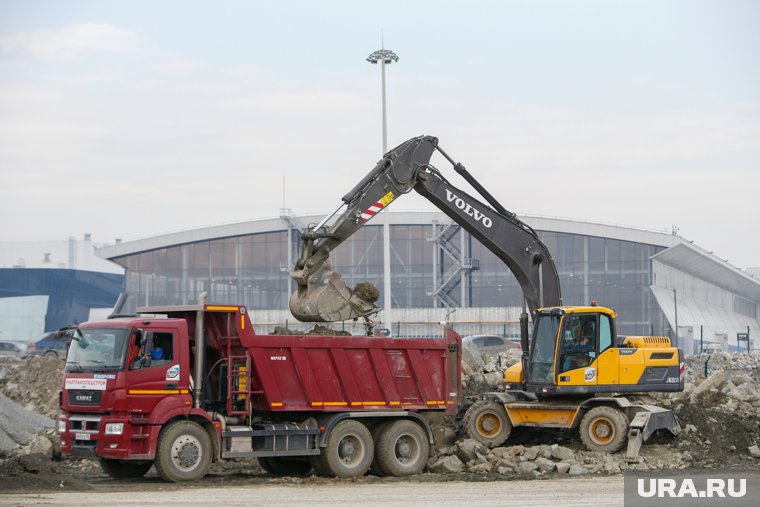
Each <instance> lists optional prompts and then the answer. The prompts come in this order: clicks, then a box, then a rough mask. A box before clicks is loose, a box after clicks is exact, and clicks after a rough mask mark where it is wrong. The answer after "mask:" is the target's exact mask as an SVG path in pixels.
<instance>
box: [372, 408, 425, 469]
mask: <svg viewBox="0 0 760 507" xmlns="http://www.w3.org/2000/svg"><path fill="white" fill-rule="evenodd" d="M375 453H376V457H375V461H376V462H377V465H378V466H379V467H380V470H382V471H383V473H384V474H385V475H392V476H394V477H404V476H407V475H416V474H420V473H422V471H423V470H424V469H425V464H426V463H427V459H428V454H429V453H430V443H429V442H428V436H427V433H426V432H425V430H423V429H422V427H420V425H419V424H417V423H415V422H412V421H408V420H399V421H394V422H392V423H391V424H389V425H388V426H386V427H385V428H384V431H382V432H381V433H380V439H379V440H378V441H377V444H376V451H375Z"/></svg>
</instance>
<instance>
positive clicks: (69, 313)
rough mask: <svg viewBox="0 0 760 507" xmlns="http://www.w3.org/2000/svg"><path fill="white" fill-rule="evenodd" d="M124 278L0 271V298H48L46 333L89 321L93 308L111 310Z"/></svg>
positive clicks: (69, 272)
mask: <svg viewBox="0 0 760 507" xmlns="http://www.w3.org/2000/svg"><path fill="white" fill-rule="evenodd" d="M123 283H124V276H123V275H117V274H112V273H99V272H96V271H81V270H78V269H34V268H24V269H0V298H11V297H20V296H37V295H46V296H48V305H47V313H46V316H45V329H44V330H45V331H55V330H57V329H59V328H61V327H63V326H66V325H69V324H78V323H80V322H85V321H87V319H88V317H89V314H90V310H91V309H92V308H111V307H113V305H114V304H115V303H116V299H117V298H118V297H119V293H120V292H121V290H122V286H123Z"/></svg>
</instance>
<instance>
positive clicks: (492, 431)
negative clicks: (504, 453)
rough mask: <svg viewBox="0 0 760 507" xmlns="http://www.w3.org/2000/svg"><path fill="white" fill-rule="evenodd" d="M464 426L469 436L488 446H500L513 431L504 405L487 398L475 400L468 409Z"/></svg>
mask: <svg viewBox="0 0 760 507" xmlns="http://www.w3.org/2000/svg"><path fill="white" fill-rule="evenodd" d="M463 427H464V429H465V431H466V432H467V436H469V437H470V438H474V439H475V440H477V441H478V442H480V443H481V444H483V445H485V446H488V447H498V446H500V445H501V444H503V443H504V442H505V441H506V440H507V438H509V434H510V433H511V432H512V423H511V422H510V421H509V417H508V416H507V411H506V410H504V405H502V404H501V403H497V402H495V401H486V400H481V401H478V402H475V403H473V405H472V406H471V407H470V408H469V409H467V412H465V414H464V419H463Z"/></svg>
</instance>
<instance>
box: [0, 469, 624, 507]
mask: <svg viewBox="0 0 760 507" xmlns="http://www.w3.org/2000/svg"><path fill="white" fill-rule="evenodd" d="M424 478H425V476H424V475H423V476H419V478H411V479H406V480H404V485H403V488H402V487H399V484H398V483H397V482H398V481H394V480H391V479H377V480H371V481H366V480H356V481H354V480H335V479H333V480H327V479H318V478H314V477H311V478H307V479H299V480H298V482H295V483H294V482H292V481H287V482H284V481H282V480H280V481H272V480H265V479H263V480H256V479H253V480H251V479H247V480H245V481H238V480H233V481H224V482H217V483H215V484H212V483H214V482H215V481H216V479H215V478H213V477H211V478H208V479H204V480H203V481H201V482H199V483H194V484H186V485H179V486H178V485H173V484H166V483H161V482H157V480H156V481H152V480H149V479H143V480H141V481H128V482H125V481H121V482H118V483H116V482H115V481H103V482H100V483H98V484H97V485H96V486H95V489H94V490H92V491H89V492H71V493H69V492H64V491H55V492H48V493H43V494H5V495H0V505H61V506H69V505H70V506H77V507H79V506H82V507H88V506H98V507H99V506H101V505H110V506H119V505H141V506H143V507H149V506H162V505H167V504H170V505H176V504H182V505H185V506H190V505H203V506H206V505H209V504H212V503H213V504H215V505H261V506H267V507H280V506H286V505H309V507H343V506H354V505H357V504H361V505H362V506H364V507H375V506H383V507H386V506H393V507H396V506H399V505H415V506H419V507H438V506H440V505H466V506H467V507H491V506H501V505H507V504H509V505H531V506H538V507H541V506H547V507H549V506H550V507H556V506H558V505H563V506H576V505H595V506H608V505H615V506H620V505H623V478H622V477H594V478H570V479H553V480H546V481H541V482H537V481H504V482H490V483H488V484H487V486H486V487H484V484H483V483H477V482H462V481H450V482H427V481H425V480H421V479H424ZM93 493H97V494H93Z"/></svg>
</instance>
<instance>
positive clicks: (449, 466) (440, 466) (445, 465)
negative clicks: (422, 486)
mask: <svg viewBox="0 0 760 507" xmlns="http://www.w3.org/2000/svg"><path fill="white" fill-rule="evenodd" d="M462 470H464V463H462V460H460V459H459V458H457V457H456V456H444V457H443V458H441V459H439V460H438V461H436V462H435V463H433V464H432V465H430V471H431V472H433V473H436V474H457V473H459V472H461V471H462Z"/></svg>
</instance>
